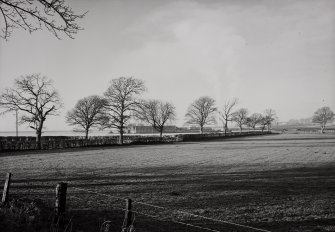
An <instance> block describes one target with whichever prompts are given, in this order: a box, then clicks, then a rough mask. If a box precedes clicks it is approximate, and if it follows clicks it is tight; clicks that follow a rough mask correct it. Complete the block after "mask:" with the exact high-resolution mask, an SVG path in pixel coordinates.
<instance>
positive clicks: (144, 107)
mask: <svg viewBox="0 0 335 232" xmlns="http://www.w3.org/2000/svg"><path fill="white" fill-rule="evenodd" d="M136 117H137V118H138V119H140V120H141V121H143V122H145V123H148V124H149V125H151V126H152V127H153V128H154V129H155V130H157V131H158V132H159V135H160V137H161V138H162V135H163V130H164V127H165V124H166V123H167V122H168V121H172V120H174V119H175V118H176V108H175V107H174V106H173V105H172V104H171V103H169V102H162V101H159V100H146V101H142V102H141V104H140V105H139V108H138V110H137V112H136Z"/></svg>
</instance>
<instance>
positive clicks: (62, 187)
mask: <svg viewBox="0 0 335 232" xmlns="http://www.w3.org/2000/svg"><path fill="white" fill-rule="evenodd" d="M66 189H67V183H63V182H61V183H58V184H57V186H56V201H55V220H58V218H59V217H60V216H61V215H62V214H64V213H65V206H66Z"/></svg>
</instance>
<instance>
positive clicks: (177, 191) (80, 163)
mask: <svg viewBox="0 0 335 232" xmlns="http://www.w3.org/2000/svg"><path fill="white" fill-rule="evenodd" d="M0 163H1V166H0V175H1V176H3V177H4V176H5V173H6V172H8V171H11V172H12V173H13V179H14V183H13V187H12V189H11V193H12V194H14V195H16V196H20V197H22V196H27V197H29V198H43V199H50V202H51V199H52V198H53V195H54V192H53V191H54V186H55V185H56V183H58V182H60V181H65V182H68V183H69V190H68V200H69V208H70V209H71V210H72V211H71V212H72V214H73V215H74V216H73V221H74V222H76V220H77V225H76V226H77V229H78V230H81V231H92V228H94V227H95V228H98V224H99V223H101V221H102V220H103V219H109V218H112V219H113V222H114V224H115V228H120V226H121V225H120V224H122V216H123V213H122V212H120V211H118V209H117V208H121V207H124V202H123V201H121V200H118V199H115V198H112V197H109V196H108V195H112V196H117V197H121V198H132V199H133V200H135V201H138V202H144V203H149V204H154V205H157V206H161V207H165V208H164V209H162V208H154V207H151V206H146V205H143V204H140V203H135V204H134V207H135V208H134V210H135V211H138V212H139V213H138V214H136V215H137V216H136V220H135V227H136V229H137V231H205V230H201V229H192V228H191V227H189V226H186V225H182V224H178V223H175V222H171V221H181V222H184V223H190V224H193V225H199V226H201V227H206V228H211V229H214V230H218V231H252V230H248V229H243V228H241V227H238V226H231V225H228V224H226V223H223V222H218V221H212V220H206V219H203V218H197V217H194V216H191V215H187V214H183V213H181V212H176V210H180V211H186V212H189V213H193V214H197V215H201V216H205V217H209V218H215V219H219V220H223V221H228V222H233V223H239V224H243V225H249V226H253V227H258V228H263V229H267V230H270V231H335V194H334V192H335V168H334V167H335V136H334V135H292V134H291V135H285V134H282V135H271V136H259V137H251V138H243V139H242V138H240V139H230V140H221V141H219V140H218V141H212V142H197V143H180V144H173V145H155V146H131V147H123V148H103V149H88V150H68V151H62V152H55V151H53V152H49V153H44V152H37V153H33V152H30V153H14V154H1V155H0ZM85 190H90V191H94V192H95V193H92V192H91V193H88V192H86V191H85ZM107 194H108V195H107ZM50 204H51V203H50ZM116 213H117V214H116ZM141 213H143V214H149V215H152V216H158V217H160V219H161V220H163V221H161V220H157V219H154V218H152V217H150V216H148V215H143V214H141ZM85 217H86V218H85ZM83 218H85V219H84V220H83ZM85 229H86V230H85Z"/></svg>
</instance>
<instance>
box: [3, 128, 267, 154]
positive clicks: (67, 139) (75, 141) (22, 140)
mask: <svg viewBox="0 0 335 232" xmlns="http://www.w3.org/2000/svg"><path fill="white" fill-rule="evenodd" d="M269 133H271V132H261V131H250V132H249V131H246V132H242V133H239V132H230V133H227V135H225V134H224V133H206V134H178V135H166V136H163V137H162V138H159V137H158V136H136V135H133V136H124V144H128V145H132V144H162V143H174V142H187V141H206V140H214V139H221V138H232V137H243V136H253V135H264V134H269ZM118 141H119V137H118V136H92V137H89V139H85V137H81V136H43V137H42V149H43V150H50V149H64V148H76V147H94V146H117V145H119V144H118ZM36 148H37V144H36V138H35V137H13V136H12V137H9V136H8V137H0V151H21V150H34V149H36Z"/></svg>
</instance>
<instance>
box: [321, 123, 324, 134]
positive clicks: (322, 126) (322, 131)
mask: <svg viewBox="0 0 335 232" xmlns="http://www.w3.org/2000/svg"><path fill="white" fill-rule="evenodd" d="M324 130H325V126H324V125H323V124H321V130H320V132H321V134H323V133H324Z"/></svg>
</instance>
